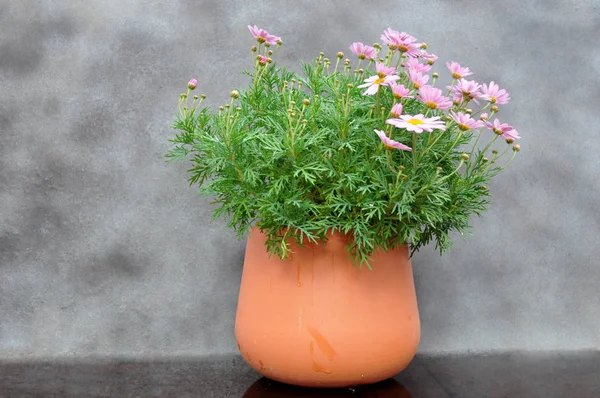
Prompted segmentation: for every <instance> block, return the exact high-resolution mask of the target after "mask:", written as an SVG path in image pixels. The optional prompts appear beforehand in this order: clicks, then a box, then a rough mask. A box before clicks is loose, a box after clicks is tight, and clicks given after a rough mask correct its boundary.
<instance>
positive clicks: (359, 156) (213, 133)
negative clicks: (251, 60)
mask: <svg viewBox="0 0 600 398" xmlns="http://www.w3.org/2000/svg"><path fill="white" fill-rule="evenodd" d="M259 51H260V50H259ZM340 66H341V70H339V69H340V68H338V66H337V65H336V67H335V68H333V67H332V66H331V65H330V64H329V62H327V61H325V60H324V58H323V57H322V56H321V57H319V58H318V59H317V60H315V61H314V62H313V63H311V64H303V75H297V74H294V73H292V72H289V71H288V70H286V69H285V68H281V67H278V66H276V65H275V64H270V63H268V64H266V65H260V64H258V63H256V65H255V69H254V72H251V73H247V74H248V75H249V76H251V78H252V81H251V83H250V85H249V87H248V88H246V89H245V90H241V91H240V92H239V97H237V94H238V93H235V94H234V95H233V96H232V98H231V102H230V103H229V104H228V105H227V106H226V107H222V108H220V110H218V111H211V110H210V109H208V108H200V106H199V105H200V103H201V102H202V101H201V99H195V100H194V101H192V102H191V105H190V101H189V100H190V98H188V97H187V96H189V94H190V91H188V94H187V96H183V95H182V97H181V99H180V107H179V115H178V117H177V119H176V121H175V123H174V125H173V128H174V129H175V130H176V135H175V137H174V138H173V139H171V140H170V141H171V142H172V143H173V146H172V148H171V149H170V150H169V152H168V153H167V154H166V158H167V160H168V161H182V160H185V159H187V160H189V161H191V164H192V166H191V168H190V169H189V170H188V172H189V183H190V185H198V186H199V187H200V192H201V193H202V194H205V195H210V196H212V197H214V198H215V200H214V202H213V203H216V204H218V208H217V209H216V210H215V212H214V218H218V217H221V216H225V217H226V219H228V221H229V224H228V225H229V226H230V227H231V228H233V229H235V230H236V231H237V234H238V237H240V238H241V237H242V235H243V234H244V232H245V231H246V230H247V229H248V228H249V227H250V226H251V225H253V224H254V223H256V225H257V226H258V227H259V228H260V229H261V230H262V231H263V232H264V233H265V234H266V235H267V237H268V240H267V249H268V251H269V252H270V253H271V254H273V255H278V256H279V257H280V258H285V257H287V256H288V255H289V254H290V250H291V249H290V245H289V243H290V241H291V240H293V241H295V242H296V243H297V244H299V245H302V244H303V243H306V242H307V241H309V242H318V241H326V240H327V236H328V233H330V232H331V231H332V230H338V231H343V232H348V233H351V236H352V239H351V240H350V243H349V244H348V247H347V250H348V253H349V255H350V256H351V258H352V259H353V260H354V262H355V263H356V264H359V265H363V264H366V265H367V266H369V259H370V256H371V255H372V253H373V252H374V251H375V250H389V249H391V248H394V247H398V246H400V245H402V244H404V243H408V244H409V245H410V247H411V249H412V252H414V251H416V250H418V249H419V248H421V247H422V246H424V245H426V244H428V243H430V242H435V244H436V247H437V248H438V249H439V252H440V254H441V253H443V252H444V251H446V250H448V249H449V248H450V247H451V243H452V242H451V239H450V233H452V232H458V233H461V234H463V233H468V230H469V218H470V216H471V214H473V213H474V214H477V215H480V214H481V213H482V212H483V211H484V210H485V209H486V206H487V205H488V204H489V203H490V202H489V192H488V190H487V188H486V186H485V185H486V183H487V182H488V181H489V179H490V178H491V177H493V176H494V175H495V174H497V172H498V171H500V170H501V169H502V168H503V167H504V166H502V167H499V166H497V164H498V162H497V160H498V158H499V156H498V155H497V154H494V155H493V156H491V159H489V160H487V159H484V156H485V153H486V151H487V150H489V149H490V145H488V147H487V148H486V149H485V150H484V151H479V150H478V149H477V148H476V145H473V144H470V142H471V141H472V138H473V137H474V136H479V134H481V135H483V137H482V139H488V138H489V139H492V138H493V139H495V137H494V134H493V133H491V132H490V131H489V130H486V131H484V132H481V133H480V132H471V131H470V130H468V131H462V130H461V129H459V127H458V125H457V124H456V123H455V122H453V121H452V120H451V119H450V118H449V117H447V116H446V114H445V113H443V112H442V111H439V110H431V109H428V108H426V107H425V105H424V104H423V103H421V102H419V101H417V100H416V99H414V98H402V100H401V102H402V104H403V106H404V112H403V113H404V114H410V115H415V114H418V113H423V114H425V115H427V116H429V117H431V116H441V117H442V120H444V121H445V122H446V124H447V126H446V130H445V131H440V130H434V131H433V132H432V133H427V132H424V133H423V134H414V133H410V132H408V131H406V130H405V129H398V128H393V129H392V126H390V125H389V124H386V123H385V121H386V119H387V118H388V117H389V116H388V115H389V110H390V109H391V107H392V105H393V104H394V103H396V102H397V100H395V99H394V97H393V96H392V93H391V90H390V89H389V88H387V87H382V88H381V90H380V93H379V94H378V95H377V96H365V95H363V91H364V90H363V89H359V88H358V87H357V86H358V85H360V84H361V83H362V82H363V80H364V79H365V77H368V76H369V75H371V74H372V72H369V70H367V71H365V72H360V71H358V68H356V70H355V71H354V72H351V68H350V66H349V65H348V66H346V65H340ZM365 75H366V76H365ZM400 77H401V80H400V81H399V83H404V84H405V85H406V87H413V86H412V83H410V81H409V80H408V77H407V76H406V73H401V75H400ZM377 104H378V106H377ZM381 107H383V110H382V109H381ZM464 107H465V105H462V106H455V107H454V108H453V110H455V111H461V110H463V111H464ZM374 129H378V130H383V131H387V132H389V134H391V137H392V138H393V139H394V140H396V141H399V142H402V143H403V144H406V145H409V146H411V147H412V148H413V151H412V152H405V151H400V150H396V149H389V148H387V147H385V146H384V145H383V144H382V142H381V140H380V139H379V137H378V136H377V134H375V132H374V131H373V130H374ZM486 137H487V138H486ZM472 148H474V149H472ZM515 153H516V152H515ZM463 154H467V155H469V159H468V160H465V159H463V158H462V157H461V155H463ZM463 156H464V155H463ZM486 160H487V161H486Z"/></svg>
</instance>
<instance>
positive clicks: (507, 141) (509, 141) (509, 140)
mask: <svg viewBox="0 0 600 398" xmlns="http://www.w3.org/2000/svg"><path fill="white" fill-rule="evenodd" d="M513 142H515V139H514V138H512V137H508V138H507V139H506V143H507V144H512V143H513Z"/></svg>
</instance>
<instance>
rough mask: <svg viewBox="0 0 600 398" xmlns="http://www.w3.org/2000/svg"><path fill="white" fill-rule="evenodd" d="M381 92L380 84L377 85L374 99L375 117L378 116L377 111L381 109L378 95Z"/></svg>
mask: <svg viewBox="0 0 600 398" xmlns="http://www.w3.org/2000/svg"><path fill="white" fill-rule="evenodd" d="M380 93H381V86H378V87H377V94H376V99H375V117H378V116H379V112H380V111H381V109H379V95H380Z"/></svg>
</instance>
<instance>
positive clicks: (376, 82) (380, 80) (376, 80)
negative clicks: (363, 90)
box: [373, 77, 385, 85]
mask: <svg viewBox="0 0 600 398" xmlns="http://www.w3.org/2000/svg"><path fill="white" fill-rule="evenodd" d="M384 82H385V79H384V78H382V77H379V78H377V79H375V81H374V82H373V84H379V85H381V84H383V83H384Z"/></svg>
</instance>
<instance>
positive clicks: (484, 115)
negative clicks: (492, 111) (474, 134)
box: [479, 113, 488, 120]
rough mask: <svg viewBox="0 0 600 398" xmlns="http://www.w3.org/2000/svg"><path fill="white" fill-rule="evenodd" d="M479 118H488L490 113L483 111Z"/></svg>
mask: <svg viewBox="0 0 600 398" xmlns="http://www.w3.org/2000/svg"><path fill="white" fill-rule="evenodd" d="M479 120H488V114H487V113H482V114H481V115H480V116H479Z"/></svg>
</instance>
